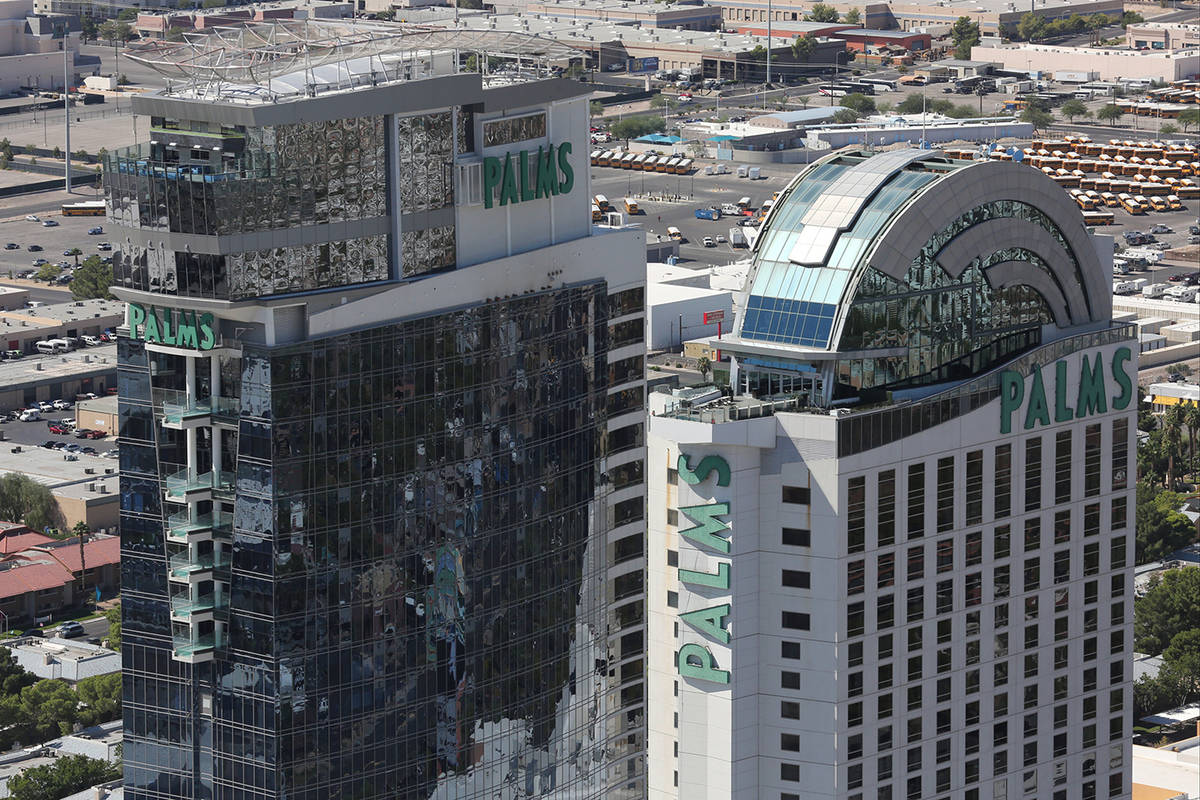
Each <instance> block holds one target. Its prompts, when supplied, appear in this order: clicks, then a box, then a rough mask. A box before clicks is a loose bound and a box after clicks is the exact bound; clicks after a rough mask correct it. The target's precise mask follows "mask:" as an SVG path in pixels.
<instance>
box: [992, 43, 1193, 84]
mask: <svg viewBox="0 0 1200 800" xmlns="http://www.w3.org/2000/svg"><path fill="white" fill-rule="evenodd" d="M971 58H973V59H976V60H985V61H993V62H996V63H998V64H1000V65H1001V67H1002V68H1003V69H1006V70H1034V71H1037V72H1041V73H1049V74H1052V73H1054V72H1058V71H1062V70H1077V69H1078V68H1079V67H1080V65H1081V64H1082V65H1086V68H1087V69H1088V70H1089V71H1091V72H1095V73H1097V74H1098V76H1099V80H1102V81H1115V80H1121V79H1126V80H1128V79H1141V80H1155V81H1167V82H1170V81H1178V80H1183V79H1184V78H1188V77H1191V76H1194V75H1197V74H1200V50H1178V51H1168V50H1121V49H1115V48H1100V47H1066V46H1061V45H1051V44H1027V43H1024V44H1007V45H976V46H975V47H972V48H971Z"/></svg>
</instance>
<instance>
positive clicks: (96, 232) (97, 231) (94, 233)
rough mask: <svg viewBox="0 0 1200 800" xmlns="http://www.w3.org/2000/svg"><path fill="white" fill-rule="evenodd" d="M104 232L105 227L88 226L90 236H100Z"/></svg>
mask: <svg viewBox="0 0 1200 800" xmlns="http://www.w3.org/2000/svg"><path fill="white" fill-rule="evenodd" d="M102 233H104V228H102V227H100V226H99V225H97V226H96V227H94V228H88V236H99V235H101V234H102Z"/></svg>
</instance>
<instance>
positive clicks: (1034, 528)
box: [1025, 517, 1042, 553]
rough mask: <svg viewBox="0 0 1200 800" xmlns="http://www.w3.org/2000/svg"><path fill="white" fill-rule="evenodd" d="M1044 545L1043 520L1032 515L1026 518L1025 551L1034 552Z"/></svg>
mask: <svg viewBox="0 0 1200 800" xmlns="http://www.w3.org/2000/svg"><path fill="white" fill-rule="evenodd" d="M1041 546H1042V520H1041V518H1040V517H1030V518H1029V519H1027V520H1025V552H1026V553H1032V552H1033V551H1034V550H1037V549H1039V548H1040V547H1041Z"/></svg>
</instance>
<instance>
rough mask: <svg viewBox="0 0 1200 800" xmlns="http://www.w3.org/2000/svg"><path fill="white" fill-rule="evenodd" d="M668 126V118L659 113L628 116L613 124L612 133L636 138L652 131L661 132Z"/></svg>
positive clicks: (620, 136)
mask: <svg viewBox="0 0 1200 800" xmlns="http://www.w3.org/2000/svg"><path fill="white" fill-rule="evenodd" d="M666 128H667V123H666V120H664V119H663V118H662V117H660V116H658V115H657V114H650V115H645V114H643V115H639V116H636V117H626V118H625V119H623V120H621V121H620V122H618V123H616V124H615V125H613V126H612V134H613V136H615V137H616V138H618V139H636V138H638V137H639V136H646V135H647V134H650V133H660V132H662V131H664V130H666Z"/></svg>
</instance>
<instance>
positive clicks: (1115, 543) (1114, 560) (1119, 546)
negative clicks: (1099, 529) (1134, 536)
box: [1110, 535, 1125, 569]
mask: <svg viewBox="0 0 1200 800" xmlns="http://www.w3.org/2000/svg"><path fill="white" fill-rule="evenodd" d="M1124 566H1125V536H1124V535H1121V536H1117V537H1114V538H1113V540H1112V553H1111V556H1110V567H1111V568H1112V569H1120V568H1121V567H1124Z"/></svg>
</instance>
